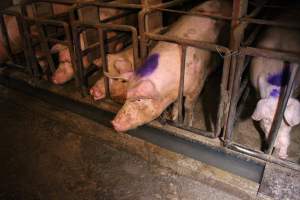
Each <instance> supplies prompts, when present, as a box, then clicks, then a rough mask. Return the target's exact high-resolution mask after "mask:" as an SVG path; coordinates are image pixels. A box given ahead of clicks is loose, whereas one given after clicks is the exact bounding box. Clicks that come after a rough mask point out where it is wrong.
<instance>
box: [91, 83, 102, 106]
mask: <svg viewBox="0 0 300 200" xmlns="http://www.w3.org/2000/svg"><path fill="white" fill-rule="evenodd" d="M100 81H101V82H100V83H96V84H95V85H94V86H93V87H92V88H91V89H90V95H91V96H92V97H93V99H94V100H95V101H97V100H100V99H103V98H104V97H105V88H104V81H102V79H101V80H100Z"/></svg>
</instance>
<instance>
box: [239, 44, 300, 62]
mask: <svg viewBox="0 0 300 200" xmlns="http://www.w3.org/2000/svg"><path fill="white" fill-rule="evenodd" d="M240 51H241V54H245V55H249V56H260V57H265V58H272V59H279V60H285V61H289V62H300V52H297V53H288V52H279V51H274V50H269V49H261V48H254V47H244V48H241V49H240Z"/></svg>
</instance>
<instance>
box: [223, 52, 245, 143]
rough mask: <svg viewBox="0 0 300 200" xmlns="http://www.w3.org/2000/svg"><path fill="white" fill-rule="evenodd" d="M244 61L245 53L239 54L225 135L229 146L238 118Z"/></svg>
mask: <svg viewBox="0 0 300 200" xmlns="http://www.w3.org/2000/svg"><path fill="white" fill-rule="evenodd" d="M244 62H245V55H244V54H240V55H238V58H237V66H236V70H235V73H234V74H233V76H234V80H233V88H232V91H231V101H230V108H229V113H228V121H227V130H226V135H225V145H226V146H227V145H228V144H230V143H231V142H232V137H233V127H234V123H235V120H236V117H235V115H236V109H237V104H238V101H239V99H238V95H237V94H238V93H239V89H240V83H241V79H242V72H243V67H244Z"/></svg>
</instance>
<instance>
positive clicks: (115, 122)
mask: <svg viewBox="0 0 300 200" xmlns="http://www.w3.org/2000/svg"><path fill="white" fill-rule="evenodd" d="M111 123H112V125H113V127H114V129H115V130H116V131H117V132H121V131H122V128H121V126H120V124H119V123H118V122H117V121H116V120H113V121H111Z"/></svg>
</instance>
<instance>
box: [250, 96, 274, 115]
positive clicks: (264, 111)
mask: <svg viewBox="0 0 300 200" xmlns="http://www.w3.org/2000/svg"><path fill="white" fill-rule="evenodd" d="M269 101H270V98H265V99H261V100H259V101H258V103H257V105H256V108H255V110H254V113H253V114H252V116H251V117H252V119H253V120H255V121H260V120H262V119H264V118H265V117H266V116H267V115H270V114H271V113H270V111H269V109H268V107H269Z"/></svg>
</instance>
